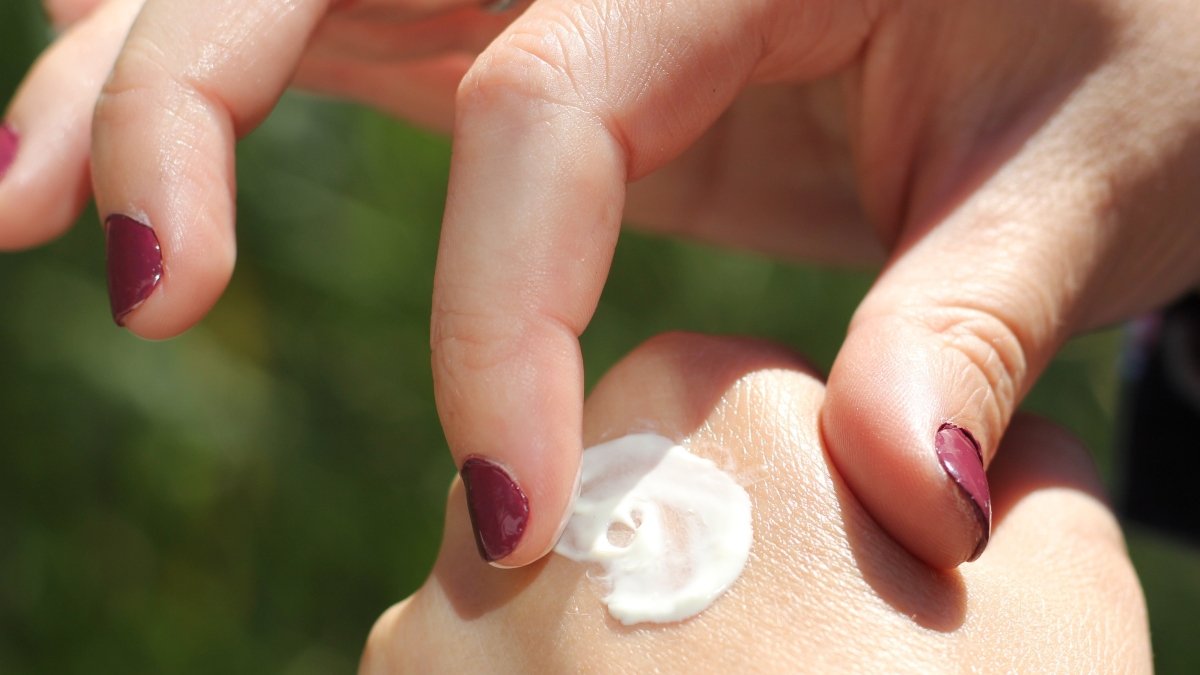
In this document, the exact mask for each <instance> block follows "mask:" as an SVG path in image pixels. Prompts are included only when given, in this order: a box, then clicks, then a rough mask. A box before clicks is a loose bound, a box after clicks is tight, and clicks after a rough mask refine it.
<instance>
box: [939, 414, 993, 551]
mask: <svg viewBox="0 0 1200 675" xmlns="http://www.w3.org/2000/svg"><path fill="white" fill-rule="evenodd" d="M934 446H935V447H936V448H937V456H938V461H940V462H941V464H942V468H943V469H945V471H946V473H947V474H949V475H950V478H951V479H953V480H954V484H955V485H957V486H958V490H959V492H961V493H962V495H963V496H964V497H966V498H967V501H968V502H970V504H971V507H972V510H973V511H974V513H975V518H976V520H977V522H978V523H979V541H978V543H976V545H975V551H974V552H973V553H971V557H969V558H967V562H971V561H973V560H975V559H977V558H978V557H979V556H980V554H982V553H983V549H984V548H986V547H987V543H988V539H989V538H991V536H992V495H991V492H990V491H989V490H988V482H987V474H986V473H985V472H984V470H983V453H982V452H981V451H980V449H979V442H978V441H976V440H975V437H974V436H972V435H971V432H969V431H967V430H966V429H963V428H960V427H957V426H955V425H953V424H949V423H947V424H943V425H942V426H941V427H939V428H938V431H937V437H936V439H935V440H934Z"/></svg>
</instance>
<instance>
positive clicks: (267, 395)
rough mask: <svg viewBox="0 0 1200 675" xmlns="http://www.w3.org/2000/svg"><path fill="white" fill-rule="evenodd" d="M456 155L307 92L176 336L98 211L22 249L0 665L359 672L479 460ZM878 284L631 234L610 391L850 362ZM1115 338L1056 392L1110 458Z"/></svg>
mask: <svg viewBox="0 0 1200 675" xmlns="http://www.w3.org/2000/svg"><path fill="white" fill-rule="evenodd" d="M38 12H39V10H38V9H37V7H36V5H35V3H34V2H32V0H22V1H20V2H5V3H3V7H0V55H2V60H0V97H4V98H6V97H8V96H11V93H12V92H13V91H15V88H16V86H17V84H18V83H19V81H20V78H21V77H22V76H23V74H24V71H25V69H26V68H27V67H28V65H29V64H30V63H31V62H32V60H33V59H34V58H35V57H36V55H37V53H38V51H39V50H40V49H41V48H42V47H43V46H44V44H45V42H46V40H47V39H48V33H47V31H46V28H45V26H44V20H43V19H42V18H41V15H40V14H39V13H38ZM448 162H449V153H448V146H447V144H446V142H445V141H444V140H440V139H436V138H432V137H429V136H427V135H424V134H421V133H419V132H416V131H413V130H411V129H408V128H406V127H403V126H401V125H398V124H396V123H395V122H393V121H391V120H388V119H385V118H382V117H380V116H378V115H376V114H373V113H371V112H368V111H364V110H361V109H357V108H353V107H350V106H346V105H340V104H334V103H330V102H325V101H319V100H313V99H307V98H302V97H298V96H290V97H289V98H288V99H287V100H286V101H285V102H284V104H283V105H282V106H281V107H280V109H279V110H278V111H277V112H276V114H275V115H274V116H273V117H272V118H271V119H270V120H269V121H268V123H267V124H266V125H265V126H264V127H263V128H262V129H260V130H259V131H258V132H256V133H255V134H254V135H253V136H251V137H250V138H249V139H247V140H246V141H244V142H243V143H242V145H241V147H240V151H239V157H238V165H237V169H238V175H239V183H240V188H239V196H238V197H239V233H238V239H239V263H238V269H237V273H236V275H235V277H234V279H233V282H232V284H231V285H230V287H229V290H228V292H227V293H226V294H225V296H224V297H223V299H222V300H221V301H220V303H219V304H218V305H217V307H216V308H215V309H214V310H213V312H212V313H211V314H210V316H209V317H208V318H206V319H205V320H204V321H203V322H202V323H201V325H200V326H198V327H197V328H195V329H193V330H191V331H190V332H188V333H187V334H186V335H184V336H183V337H181V338H178V339H176V340H172V341H168V342H162V343H151V342H145V341H141V340H138V339H136V338H134V337H132V336H131V335H129V334H128V333H126V332H125V331H122V330H119V329H117V328H116V327H114V326H113V325H112V322H111V320H110V318H109V316H108V309H107V299H106V293H105V277H104V259H103V257H104V252H103V237H102V234H101V230H100V228H99V227H97V224H98V218H97V216H96V214H95V213H88V214H85V216H84V217H83V218H82V221H81V223H80V224H79V225H78V226H77V227H75V228H74V229H73V230H72V231H71V232H70V233H69V234H68V235H67V236H65V237H64V238H62V239H61V240H59V241H57V242H55V243H53V244H51V245H49V246H46V247H44V248H41V249H37V250H33V251H28V252H22V253H17V254H6V255H3V256H0V288H2V289H3V290H4V292H3V294H2V295H0V316H3V317H4V319H3V321H0V448H2V452H0V672H4V673H22V672H31V673H32V672H53V673H73V672H88V673H94V672H171V673H193V672H194V673H213V672H220V673H237V672H246V673H261V672H289V673H308V672H313V673H327V672H345V671H350V670H352V669H353V668H354V664H355V662H356V659H357V656H358V652H359V649H360V648H361V644H362V641H363V639H364V637H365V635H366V633H367V630H368V629H369V627H370V625H371V623H372V621H373V620H374V618H375V617H376V616H377V615H378V614H379V613H380V612H382V611H383V610H384V609H385V608H386V607H387V606H388V605H389V604H390V603H392V602H394V601H396V600H399V599H400V598H402V597H404V596H405V595H407V594H408V593H410V592H411V591H412V590H414V589H415V588H416V587H417V586H418V585H419V584H420V583H421V581H422V580H423V578H424V576H425V574H426V573H427V570H428V568H429V566H430V564H431V563H432V560H433V556H434V554H435V552H436V545H437V542H438V539H439V537H440V529H441V518H442V509H443V502H444V499H445V491H446V486H447V484H448V481H449V480H450V478H451V476H452V473H453V465H452V463H451V462H450V459H449V455H448V453H447V451H446V448H445V442H444V440H443V438H442V435H441V431H440V428H439V426H438V422H437V415H436V412H435V410H434V407H433V402H432V384H431V381H430V373H429V366H428V328H427V323H428V316H429V311H430V293H431V280H432V271H433V260H434V255H435V251H436V244H437V228H438V224H439V222H440V219H441V209H442V205H443V201H444V198H445V176H446V171H447V167H448ZM868 283H869V277H867V276H865V275H863V274H856V273H845V272H831V271H827V270H818V269H814V268H808V267H797V266H787V265H782V264H778V263H772V262H768V261H764V260H761V259H757V258H754V257H750V256H746V255H741V254H731V253H722V252H717V251H714V250H711V249H707V248H702V247H698V246H694V245H687V244H681V243H674V242H666V241H661V240H655V239H649V238H644V237H640V236H633V235H626V236H625V237H624V239H623V241H622V244H621V247H620V250H619V252H618V254H617V257H616V260H615V263H614V271H613V275H612V279H611V281H610V283H609V285H608V289H607V291H606V293H605V295H604V298H603V300H602V302H601V306H600V309H599V312H598V313H597V316H596V319H595V321H594V323H593V326H592V328H591V329H589V331H588V333H587V334H586V335H585V336H584V349H585V352H586V354H587V374H588V381H589V383H591V382H594V381H595V379H596V378H597V377H598V376H599V374H601V373H602V372H603V371H604V370H605V369H606V368H607V367H608V366H610V365H611V364H612V363H613V362H614V361H616V359H618V358H619V357H620V356H621V355H623V354H624V353H626V352H628V351H629V350H630V349H632V348H633V347H634V346H635V345H637V344H638V343H639V342H641V341H642V340H644V339H646V338H648V337H650V336H651V335H653V334H655V333H658V332H661V331H665V330H674V329H684V330H697V331H705V332H716V333H746V334H754V335H759V336H763V337H769V338H773V339H777V340H780V341H782V342H784V343H787V344H790V345H793V346H795V347H796V348H798V349H802V350H804V351H805V352H807V353H808V354H810V355H811V356H813V358H814V360H815V361H816V363H817V364H818V365H820V366H822V367H828V365H829V364H830V363H831V361H832V359H833V356H834V354H835V352H836V350H837V347H838V345H839V344H840V341H841V338H842V335H843V333H844V331H845V326H846V324H847V321H848V319H849V315H850V312H851V311H852V309H853V307H854V305H855V303H856V301H857V300H858V298H860V297H861V295H862V293H863V292H864V291H865V289H866V287H867V284H868ZM1114 343H1115V339H1114V337H1113V336H1112V335H1107V336H1099V337H1093V338H1089V339H1087V340H1085V341H1082V342H1080V343H1077V344H1076V345H1073V346H1072V347H1071V348H1070V349H1068V351H1067V352H1066V354H1065V356H1064V357H1063V358H1062V359H1060V360H1059V361H1058V362H1056V364H1055V365H1054V366H1053V367H1052V368H1051V371H1050V373H1049V374H1048V376H1047V378H1046V379H1045V381H1044V382H1043V384H1042V385H1041V386H1039V389H1038V390H1037V391H1036V392H1035V393H1034V394H1033V396H1032V398H1031V401H1032V403H1033V405H1034V407H1036V408H1037V409H1039V410H1041V411H1043V412H1045V413H1046V414H1048V415H1050V416H1051V417H1054V418H1055V419H1058V420H1060V421H1062V422H1064V423H1066V424H1067V425H1068V426H1070V427H1072V428H1073V429H1074V430H1075V431H1076V432H1078V433H1080V434H1082V435H1083V436H1084V437H1085V438H1086V439H1087V440H1088V441H1089V442H1090V443H1091V444H1092V446H1093V447H1096V448H1098V449H1101V450H1103V451H1105V452H1107V451H1108V450H1109V448H1110V445H1111V441H1110V437H1111V433H1110V432H1111V429H1112V415H1113V411H1112V402H1113V401H1114V399H1115V389H1116V385H1115V380H1114V375H1113V367H1112V364H1113V357H1114V353H1115V344H1114ZM1105 456H1106V455H1105ZM1103 463H1104V464H1105V465H1106V466H1107V465H1108V462H1107V461H1105V462H1103ZM1133 542H1134V545H1135V550H1134V554H1135V555H1134V557H1135V560H1137V561H1138V563H1139V565H1141V571H1142V574H1143V576H1144V578H1145V579H1146V580H1147V586H1148V588H1150V589H1151V594H1150V601H1151V607H1152V612H1153V616H1154V620H1155V626H1156V628H1160V627H1161V630H1159V631H1158V632H1157V635H1156V637H1159V638H1162V639H1160V640H1159V642H1158V648H1159V650H1160V657H1161V659H1162V660H1161V663H1163V664H1170V665H1171V666H1172V667H1180V668H1189V667H1190V668H1191V669H1192V670H1193V671H1197V670H1200V666H1198V665H1197V661H1196V657H1195V655H1194V654H1191V655H1189V652H1188V651H1187V650H1188V649H1189V647H1191V645H1190V644H1189V642H1188V640H1189V636H1188V633H1187V630H1185V629H1182V628H1180V627H1181V626H1184V625H1186V623H1187V622H1188V621H1190V622H1191V624H1192V625H1193V626H1194V625H1195V622H1196V617H1197V611H1198V610H1197V609H1196V605H1195V604H1191V605H1190V606H1188V605H1181V604H1180V603H1179V602H1178V601H1177V598H1178V596H1177V595H1175V596H1173V595H1172V594H1171V591H1170V589H1169V588H1166V587H1165V585H1164V584H1163V583H1162V581H1161V580H1162V579H1163V578H1164V577H1163V575H1165V574H1168V573H1169V574H1171V577H1170V578H1171V579H1175V580H1178V579H1183V583H1184V584H1185V585H1186V588H1187V589H1189V590H1188V591H1187V592H1188V593H1190V594H1191V595H1190V597H1192V598H1196V597H1200V595H1198V594H1200V590H1198V589H1200V573H1198V570H1200V566H1198V564H1197V560H1198V557H1197V555H1196V553H1195V552H1194V551H1188V550H1183V549H1177V548H1170V547H1166V546H1164V545H1162V543H1161V542H1159V541H1158V540H1155V539H1153V538H1152V537H1150V536H1149V535H1146V534H1139V535H1138V536H1137V537H1135V538H1134V539H1133Z"/></svg>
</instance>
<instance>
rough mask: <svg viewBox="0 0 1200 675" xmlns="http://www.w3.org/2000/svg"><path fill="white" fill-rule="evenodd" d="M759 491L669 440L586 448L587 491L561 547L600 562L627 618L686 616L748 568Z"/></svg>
mask: <svg viewBox="0 0 1200 675" xmlns="http://www.w3.org/2000/svg"><path fill="white" fill-rule="evenodd" d="M752 541H753V532H752V528H751V522H750V496H749V495H748V494H746V490H745V489H743V488H742V486H741V485H738V483H737V481H735V480H734V479H733V477H732V476H730V475H729V474H727V473H725V472H724V471H722V470H721V469H720V468H719V467H718V466H717V465H716V464H714V463H713V462H712V461H710V460H708V459H705V458H703V457H698V456H696V455H693V454H692V453H691V452H688V450H687V449H686V448H684V447H683V446H681V445H679V444H677V443H675V442H673V441H671V440H670V439H669V438H665V437H663V436H659V435H656V434H631V435H629V436H624V437H622V438H618V439H616V440H613V441H609V442H607V443H603V444H601V445H597V446H594V447H591V448H588V449H587V450H585V451H584V453H583V468H582V474H581V479H580V494H579V497H578V498H577V499H576V500H575V506H574V509H573V510H572V513H571V517H570V520H569V521H568V522H567V526H566V529H565V530H564V531H563V534H562V537H561V538H560V539H559V541H558V544H557V546H555V549H554V550H555V552H557V553H558V554H560V555H563V556H566V557H567V558H570V559H572V560H576V561H579V562H586V563H597V564H599V565H600V566H601V567H602V568H603V576H602V579H603V580H604V582H605V583H606V584H607V586H608V595H607V596H605V598H604V604H605V605H606V606H607V607H608V611H609V613H610V614H612V615H613V617H614V618H616V619H617V620H618V621H620V622H621V623H623V624H625V625H632V624H636V623H643V622H655V623H667V622H672V621H682V620H683V619H686V618H688V617H691V616H695V615H696V614H699V613H700V612H702V611H704V610H705V609H706V608H708V606H709V605H711V604H712V603H713V602H714V601H715V600H716V599H717V598H718V597H719V596H720V595H721V594H722V593H724V592H725V591H726V590H728V589H729V587H730V586H732V585H733V582H734V581H736V580H737V578H738V576H740V575H741V573H742V569H743V568H744V567H745V565H746V559H747V558H748V557H749V555H750V544H751V542H752Z"/></svg>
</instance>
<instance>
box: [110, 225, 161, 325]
mask: <svg viewBox="0 0 1200 675" xmlns="http://www.w3.org/2000/svg"><path fill="white" fill-rule="evenodd" d="M104 232H105V242H106V246H107V249H108V299H109V301H110V302H111V303H112V314H113V320H114V321H116V322H117V325H118V326H124V325H125V317H126V316H128V315H129V313H130V312H132V311H133V310H135V309H137V308H138V307H139V306H140V305H141V304H142V303H143V302H145V301H146V298H148V297H150V294H151V293H153V292H154V289H155V288H158V282H159V281H161V280H162V274H163V261H162V248H160V247H159V245H158V236H157V235H155V234H154V230H152V229H150V227H149V226H147V225H143V224H142V223H139V222H138V221H136V220H134V219H133V218H130V217H129V216H123V215H121V214H119V213H118V214H114V215H111V216H109V217H108V219H107V220H105V221H104Z"/></svg>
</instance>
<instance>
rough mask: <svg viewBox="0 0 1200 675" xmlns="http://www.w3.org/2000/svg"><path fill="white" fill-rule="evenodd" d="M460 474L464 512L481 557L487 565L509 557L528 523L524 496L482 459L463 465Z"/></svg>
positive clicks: (496, 467)
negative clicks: (464, 504) (465, 509)
mask: <svg viewBox="0 0 1200 675" xmlns="http://www.w3.org/2000/svg"><path fill="white" fill-rule="evenodd" d="M459 475H461V476H462V480H463V485H464V486H465V487H466V488H467V510H468V511H469V512H470V513H471V527H472V528H474V530H475V544H476V545H477V546H478V547H479V555H480V557H482V558H483V559H484V560H486V561H488V562H493V561H496V560H501V559H503V558H506V557H508V555H509V554H510V553H512V552H513V551H515V550H516V548H517V544H519V543H520V542H521V536H522V535H523V534H525V525H526V523H528V522H529V500H528V499H526V498H525V493H524V492H522V491H521V488H520V486H518V485H517V483H516V481H514V480H513V479H512V476H510V475H508V472H507V471H505V470H504V469H503V468H502V467H501V466H500V465H499V464H496V463H495V462H492V461H489V460H486V459H483V458H481V457H472V458H470V459H468V460H467V461H465V462H463V466H462V470H461V471H459Z"/></svg>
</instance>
